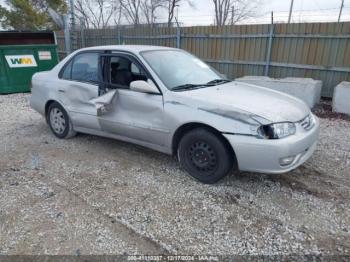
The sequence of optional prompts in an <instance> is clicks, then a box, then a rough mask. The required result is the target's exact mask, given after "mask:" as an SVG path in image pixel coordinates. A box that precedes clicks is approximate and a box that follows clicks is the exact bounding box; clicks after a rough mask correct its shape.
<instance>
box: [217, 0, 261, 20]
mask: <svg viewBox="0 0 350 262" xmlns="http://www.w3.org/2000/svg"><path fill="white" fill-rule="evenodd" d="M212 1H213V3H214V7H215V24H216V25H218V26H223V25H227V24H235V23H237V22H240V21H242V20H244V19H246V18H249V17H252V16H253V15H254V11H255V9H256V7H257V4H258V0H212Z"/></svg>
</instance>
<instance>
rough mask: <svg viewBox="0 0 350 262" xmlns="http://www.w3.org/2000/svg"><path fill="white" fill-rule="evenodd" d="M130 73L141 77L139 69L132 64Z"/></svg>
mask: <svg viewBox="0 0 350 262" xmlns="http://www.w3.org/2000/svg"><path fill="white" fill-rule="evenodd" d="M131 73H133V74H135V75H142V72H141V69H140V68H139V67H138V66H137V65H135V64H134V63H132V64H131Z"/></svg>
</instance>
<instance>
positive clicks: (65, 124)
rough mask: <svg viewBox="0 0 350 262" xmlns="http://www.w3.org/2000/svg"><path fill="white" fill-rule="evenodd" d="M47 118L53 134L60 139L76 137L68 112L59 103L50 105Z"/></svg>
mask: <svg viewBox="0 0 350 262" xmlns="http://www.w3.org/2000/svg"><path fill="white" fill-rule="evenodd" d="M46 118H47V122H48V124H49V126H50V129H51V131H52V133H54V135H55V136H57V137H58V138H70V137H72V136H74V135H76V132H75V131H74V130H73V126H72V123H71V121H70V119H69V117H68V114H67V112H66V110H64V108H63V107H62V106H61V105H60V104H59V103H57V102H53V103H51V104H50V106H49V108H48V110H47V115H46Z"/></svg>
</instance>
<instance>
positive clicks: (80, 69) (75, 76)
mask: <svg viewBox="0 0 350 262" xmlns="http://www.w3.org/2000/svg"><path fill="white" fill-rule="evenodd" d="M98 58H99V54H98V53H83V54H78V55H76V56H75V57H74V58H73V59H72V60H71V61H70V62H68V63H67V64H66V65H65V67H64V69H63V71H62V72H61V75H60V77H61V78H63V79H66V80H75V81H80V82H91V83H96V82H98V80H99V79H98Z"/></svg>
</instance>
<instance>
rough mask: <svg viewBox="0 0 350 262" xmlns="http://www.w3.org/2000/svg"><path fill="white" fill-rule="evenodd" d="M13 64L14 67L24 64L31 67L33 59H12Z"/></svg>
mask: <svg viewBox="0 0 350 262" xmlns="http://www.w3.org/2000/svg"><path fill="white" fill-rule="evenodd" d="M11 63H12V64H13V65H22V64H26V65H30V64H32V63H33V61H32V59H31V58H28V57H24V58H13V59H11Z"/></svg>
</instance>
